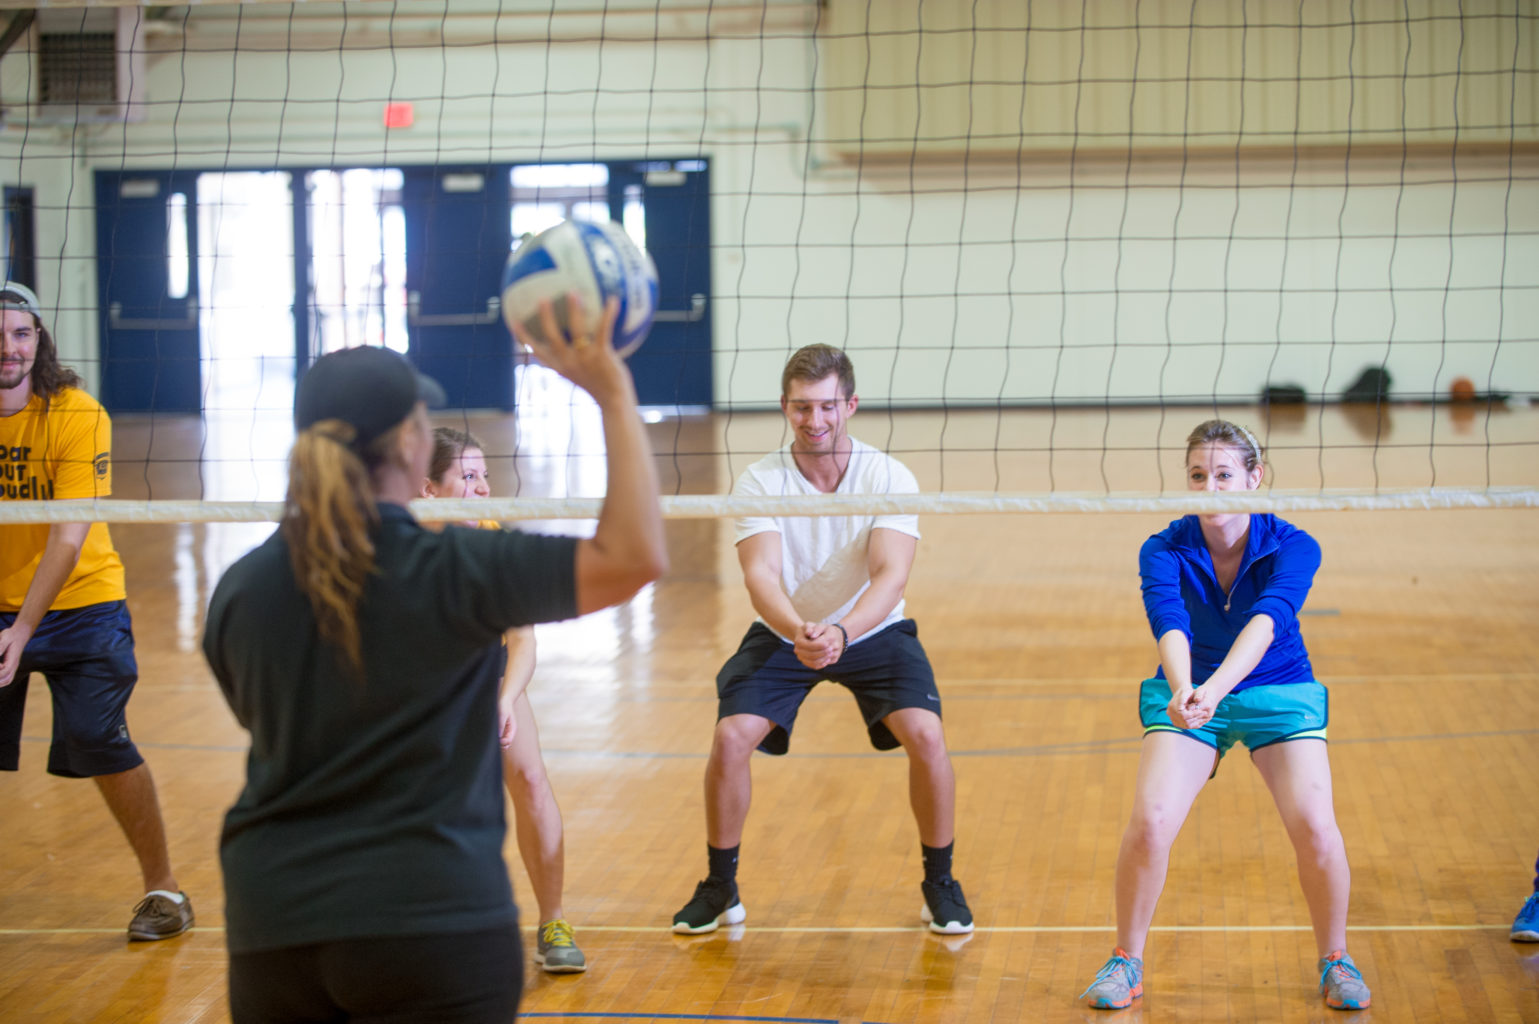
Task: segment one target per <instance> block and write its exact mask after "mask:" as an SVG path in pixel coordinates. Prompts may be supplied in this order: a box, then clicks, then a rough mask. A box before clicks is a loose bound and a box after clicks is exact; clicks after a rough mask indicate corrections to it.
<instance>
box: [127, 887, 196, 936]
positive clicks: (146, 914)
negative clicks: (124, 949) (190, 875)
mask: <svg viewBox="0 0 1539 1024" xmlns="http://www.w3.org/2000/svg"><path fill="white" fill-rule="evenodd" d="M180 895H181V897H182V902H180V903H178V902H176V900H173V899H171V898H170V897H168V896H162V895H160V894H159V893H153V892H152V893H150V894H149V895H148V896H146V897H144V899H142V900H140V901H139V903H138V905H136V906H135V907H134V919H133V920H132V921H130V922H128V941H130V942H153V941H155V940H156V939H169V938H173V937H175V936H177V935H180V934H182V933H183V932H185V931H186V930H187V929H189V928H191V927H192V922H193V916H192V900H190V899H188V898H187V894H186V893H185V892H184V893H181V894H180Z"/></svg>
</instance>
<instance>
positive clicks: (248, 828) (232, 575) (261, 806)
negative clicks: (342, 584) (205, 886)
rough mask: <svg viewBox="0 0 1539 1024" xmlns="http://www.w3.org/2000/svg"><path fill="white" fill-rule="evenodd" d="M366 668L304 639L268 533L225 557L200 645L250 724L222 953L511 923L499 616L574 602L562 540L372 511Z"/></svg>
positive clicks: (305, 616)
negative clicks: (437, 526) (230, 560)
mask: <svg viewBox="0 0 1539 1024" xmlns="http://www.w3.org/2000/svg"><path fill="white" fill-rule="evenodd" d="M380 514H381V525H380V527H379V529H378V530H376V531H375V533H374V542H375V560H376V565H377V569H378V571H377V572H376V574H375V575H374V576H373V577H372V578H371V579H370V581H369V582H368V584H367V585H366V586H365V589H364V595H363V599H362V601H361V602H360V605H359V625H360V629H361V634H362V641H363V660H364V675H363V678H362V679H361V680H360V679H358V678H357V677H356V676H355V675H353V674H352V673H350V672H348V671H346V670H345V669H344V665H343V660H344V659H343V658H342V657H341V655H340V653H339V652H338V651H337V650H336V649H335V648H334V647H333V646H332V645H331V644H328V643H325V642H323V641H322V640H321V639H320V636H319V633H318V630H317V625H316V621H315V616H314V614H313V613H312V611H311V607H310V602H309V601H308V600H307V599H306V598H305V597H304V596H303V595H302V594H301V593H300V592H299V589H298V588H297V587H296V586H295V583H294V574H293V570H292V567H291V563H290V561H289V549H288V545H287V544H286V543H285V542H284V539H283V536H282V534H281V533H274V534H273V535H272V536H271V537H270V538H268V540H267V541H266V543H264V544H262V545H261V546H260V547H258V548H257V549H256V550H254V551H252V552H251V553H249V554H247V555H246V556H245V557H243V558H242V559H240V561H238V562H236V563H235V564H234V565H233V566H231V567H230V570H229V571H228V572H226V573H225V575H224V578H223V579H221V580H220V581H219V585H218V587H217V588H216V589H215V591H214V596H213V599H212V601H211V602H210V604H209V610H208V622H207V627H206V630H205V632H204V637H203V651H204V654H205V655H206V656H207V658H208V662H209V665H210V666H211V667H212V668H213V670H214V675H215V677H216V678H217V679H218V681H219V686H220V688H221V689H222V690H223V691H224V695H225V698H226V699H227V700H228V701H229V702H230V707H231V708H232V709H233V710H234V712H235V717H236V718H237V719H238V720H239V721H240V723H241V725H243V726H245V727H246V729H248V730H249V731H250V733H251V752H250V754H249V755H248V758H247V765H246V787H245V789H244V791H243V792H242V793H241V795H240V798H239V799H238V800H237V801H236V803H235V806H234V807H232V808H230V811H229V813H228V814H227V815H226V816H225V824H224V832H223V835H222V836H221V839H220V859H221V862H222V864H223V867H224V875H225V899H226V917H227V924H228V940H229V947H230V950H231V952H236V953H241V952H253V951H257V950H263V949H273V948H279V947H284V946H299V945H308V944H311V943H315V942H324V941H331V940H336V939H345V938H360V937H366V936H388V935H423V934H436V933H443V932H462V931H475V930H480V929H485V928H495V927H499V926H502V925H506V924H510V923H513V922H515V921H516V919H517V918H516V913H515V911H514V909H513V896H512V888H511V886H510V885H509V882H508V872H507V868H506V866H505V865H504V863H503V859H502V845H503V839H504V835H505V832H506V825H505V822H504V820H503V797H502V768H501V758H500V754H499V750H498V745H497V691H498V687H499V684H500V682H501V677H502V670H503V665H504V661H505V657H506V655H505V653H504V652H503V648H502V642H501V641H502V636H503V634H504V633H505V632H506V631H507V630H508V629H509V628H511V627H513V626H522V625H527V624H529V623H535V622H550V621H554V620H557V619H565V618H571V617H573V616H574V615H575V614H576V610H577V601H576V578H575V558H576V545H577V541H576V540H575V539H574V538H570V537H540V536H536V535H531V534H525V533H521V532H518V531H511V530H509V531H501V530H471V529H460V528H450V529H447V530H444V531H443V532H442V533H434V532H431V531H429V530H425V529H423V528H422V527H421V526H420V525H419V524H418V523H417V521H416V520H415V519H413V518H412V516H411V514H410V513H409V512H408V511H407V510H406V509H404V508H401V507H399V506H396V505H381V506H380Z"/></svg>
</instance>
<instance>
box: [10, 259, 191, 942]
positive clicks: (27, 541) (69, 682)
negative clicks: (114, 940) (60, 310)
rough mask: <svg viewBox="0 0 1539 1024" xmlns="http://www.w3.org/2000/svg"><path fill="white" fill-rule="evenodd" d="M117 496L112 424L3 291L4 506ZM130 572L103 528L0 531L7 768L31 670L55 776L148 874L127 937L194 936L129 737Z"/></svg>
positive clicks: (32, 301)
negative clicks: (49, 718)
mask: <svg viewBox="0 0 1539 1024" xmlns="http://www.w3.org/2000/svg"><path fill="white" fill-rule="evenodd" d="M111 493H112V424H111V421H110V420H109V419H108V417H107V413H106V412H105V411H104V410H103V409H102V407H101V405H99V404H98V403H97V401H96V399H94V398H92V397H91V396H90V395H88V394H86V393H85V391H83V390H81V381H80V377H79V375H78V374H76V373H75V371H73V370H71V369H68V368H66V367H63V366H60V365H59V356H58V350H57V349H56V348H55V346H54V343H53V338H52V337H50V336H49V334H48V330H47V329H46V328H45V327H44V326H43V317H42V310H41V307H40V306H39V304H38V301H37V296H36V295H34V294H33V293H32V291H31V290H30V289H28V288H26V287H24V286H22V285H20V284H16V283H15V282H12V281H7V282H5V284H4V286H3V288H0V500H3V501H37V500H50V501H66V500H80V499H90V498H99V497H106V496H107V495H109V494H111ZM126 597H127V594H126V592H125V590H124V585H123V562H122V560H121V559H119V558H118V553H117V551H116V549H114V548H113V546H112V538H111V537H110V536H108V533H107V524H105V523H89V522H83V523H54V524H51V525H49V524H43V525H38V526H30V525H4V526H0V770H3V771H15V770H16V769H17V767H18V765H19V763H20V753H21V725H22V714H23V711H24V708H25V705H26V700H27V683H28V680H29V678H30V676H31V674H32V673H33V672H37V673H39V674H41V675H42V676H43V678H44V679H46V680H47V681H48V687H49V689H50V690H51V691H52V694H53V708H54V720H53V745H52V746H51V747H50V749H49V754H48V771H49V772H50V773H52V774H54V775H60V776H64V777H66V778H91V779H95V780H96V785H97V788H98V789H100V790H101V794H102V796H103V797H104V798H105V799H106V801H107V806H108V808H110V809H111V811H112V814H113V817H115V818H116V819H117V821H118V824H119V826H121V827H122V829H123V833H124V835H126V836H127V837H128V842H129V845H130V846H132V847H133V850H134V854H135V856H137V857H138V858H139V869H140V871H141V872H142V873H143V875H144V887H145V890H146V893H145V896H144V898H143V899H142V900H140V901H139V903H138V904H137V905H136V906H135V907H134V916H133V920H132V921H131V922H130V924H129V926H128V937H129V938H130V939H168V938H170V937H171V936H173V935H180V934H181V933H182V932H184V931H186V930H187V929H188V928H189V927H191V926H192V922H193V914H192V903H191V901H189V900H188V899H187V894H186V893H184V892H182V891H181V890H180V889H179V888H178V886H177V883H176V876H175V875H173V874H172V871H171V858H170V855H169V854H168V853H167V851H166V833H165V825H164V823H163V821H162V819H161V814H160V802H159V800H158V799H157V798H156V795H155V782H154V779H153V778H152V777H151V776H150V769H149V766H148V765H146V764H145V763H144V758H143V757H142V756H140V754H139V749H138V748H137V747H136V746H135V745H134V743H133V741H132V740H131V739H129V737H128V722H127V719H126V718H125V716H124V709H125V708H126V707H127V705H128V698H129V695H130V694H132V693H133V689H134V683H135V682H137V681H138V679H139V668H138V664H137V662H136V661H135V659H134V634H133V624H132V622H131V621H130V620H129V616H128V603H127V600H126Z"/></svg>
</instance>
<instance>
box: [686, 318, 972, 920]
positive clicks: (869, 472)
mask: <svg viewBox="0 0 1539 1024" xmlns="http://www.w3.org/2000/svg"><path fill="white" fill-rule="evenodd" d="M857 404H858V399H857V398H856V396H855V369H854V367H853V366H852V365H851V364H850V360H849V357H848V356H846V355H845V354H844V353H843V352H841V351H840V350H839V349H836V348H833V347H831V346H828V345H808V346H807V347H805V348H803V349H801V350H800V351H798V352H797V353H796V354H794V355H793V356H792V357H791V359H790V361H789V362H788V363H786V367H785V370H784V371H783V373H782V374H781V380H780V407H781V409H782V410H784V412H785V415H786V419H787V420H788V421H789V422H790V425H791V430H792V434H793V440H792V441H791V443H790V444H789V445H787V446H786V447H785V448H782V449H780V450H779V451H776V452H772V453H770V454H769V455H767V456H765V457H764V458H762V459H760V460H759V461H758V462H756V463H754V464H753V465H752V466H750V467H748V469H747V470H746V471H745V472H744V473H743V475H742V476H741V477H740V478H738V481H737V486H735V487H734V488H733V490H732V493H733V494H735V495H739V494H740V495H756V496H763V497H774V496H781V495H796V494H915V493H918V491H919V484H918V483H917V482H916V481H915V479H914V474H912V473H910V472H909V471H908V469H907V467H905V466H904V465H903V464H902V463H901V462H899V461H898V460H897V459H894V458H892V457H890V456H888V455H887V454H885V453H883V452H880V451H878V450H877V449H875V448H872V447H871V446H870V445H868V444H863V443H861V442H860V441H857V440H855V439H854V438H852V437H850V436H849V427H848V422H849V418H850V417H851V416H853V415H854V414H855V408H856V405H857ZM918 539H919V520H918V516H914V515H851V516H782V517H749V518H745V519H740V520H738V523H737V553H738V561H739V562H740V563H741V564H742V566H743V579H744V582H745V583H746V585H747V587H748V594H749V597H750V598H751V599H752V601H753V606H754V610H755V611H757V612H758V613H759V619H758V621H756V622H755V623H754V624H753V625H752V626H751V627H750V628H749V630H748V633H747V635H746V636H744V638H743V642H742V645H741V646H740V647H739V648H738V651H737V653H736V654H734V655H733V656H732V657H731V658H730V659H729V660H728V661H727V663H726V665H724V666H723V667H722V670H721V672H720V673H719V674H718V675H717V677H716V693H717V698H718V704H717V721H716V734H715V737H714V740H713V742H712V744H711V758H710V762H709V763H708V764H707V765H706V770H705V793H706V797H705V813H706V832H707V836H706V841H707V846H706V853H707V858H708V862H709V874H708V875H707V877H706V879H705V880H704V881H702V882H701V883H700V884H699V885H697V886H696V887H695V894H694V897H693V898H692V899H691V900H690V901H689V903H688V904H686V905H685V906H684V908H683V909H682V910H680V911H679V912H678V913H677V914H675V915H674V917H673V930H674V931H675V932H680V933H684V934H699V933H702V932H709V931H714V930H715V929H716V928H717V926H718V925H719V924H721V923H726V924H737V923H739V922H740V921H742V920H743V919H744V917H745V916H746V912H745V911H744V909H743V904H742V901H741V900H739V899H738V891H737V857H738V846H739V844H740V842H741V840H742V835H743V825H744V822H745V821H746V820H747V818H748V804H749V794H750V785H751V784H750V776H749V759H750V758H751V757H752V755H753V752H754V750H755V749H758V750H762V751H764V752H765V753H767V754H784V753H785V752H786V751H787V749H788V748H789V747H790V741H791V729H792V727H793V726H794V725H795V723H796V713H797V710H798V709H799V708H800V707H801V704H802V701H803V700H805V699H806V697H807V694H808V693H810V692H811V691H812V688H813V687H814V686H816V685H817V684H818V683H820V682H822V681H823V680H825V679H827V680H831V681H833V682H836V683H841V684H843V685H844V686H846V687H848V688H849V689H850V692H851V693H853V694H854V696H855V701H856V703H857V704H858V705H859V706H860V710H861V714H862V715H863V716H864V717H865V721H866V729H867V732H868V733H869V734H870V737H871V745H872V746H874V747H876V749H878V750H891V749H893V748H894V747H897V746H900V745H901V746H902V747H903V749H904V752H905V753H907V754H908V758H909V800H910V803H911V804H912V806H913V808H914V817H915V818H916V819H917V821H918V824H919V841H920V844H921V850H922V852H923V856H924V869H925V878H924V882H923V883H922V884H921V889H922V891H923V893H924V907H923V908H922V910H921V917H922V918H923V919H924V920H925V921H927V922H929V925H930V930H931V931H935V932H940V933H942V934H961V933H965V932H970V931H972V930H973V916H972V912H971V911H970V910H969V909H968V907H967V901H966V899H965V898H964V897H963V895H962V887H961V885H960V884H958V883H957V881H956V880H955V879H954V878H952V877H951V854H952V846H953V838H954V836H953V818H954V807H955V803H956V782H955V779H954V777H953V775H952V771H951V758H950V755H948V754H947V752H946V737H945V732H944V730H943V729H942V728H941V719H940V695H939V693H938V692H937V691H936V687H935V674H934V672H932V671H931V669H930V661H929V658H928V657H927V656H926V655H925V652H924V648H923V647H922V646H921V645H920V643H919V636H918V630H917V627H916V626H915V625H914V622H913V620H911V619H906V618H904V617H903V589H904V587H905V586H906V585H907V583H908V574H909V570H910V568H911V567H912V566H913V564H914V550H915V548H916V546H917V543H918Z"/></svg>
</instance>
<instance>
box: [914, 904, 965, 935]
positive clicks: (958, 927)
mask: <svg viewBox="0 0 1539 1024" xmlns="http://www.w3.org/2000/svg"><path fill="white" fill-rule="evenodd" d="M919 920H921V921H923V922H924V923H925V924H927V925H929V926H930V931H932V932H934V933H935V934H936V935H966V934H968V933H969V932H971V931H972V930H973V926H972V923H971V922H968V923H967V924H963V923H962V922H960V921H947V922H946V923H945V924H941V923H940V922H939V921H937V920H935V915H934V914H933V913H931V912H930V905H929V904H928V903H925V904H923V905H921V906H920V908H919Z"/></svg>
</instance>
